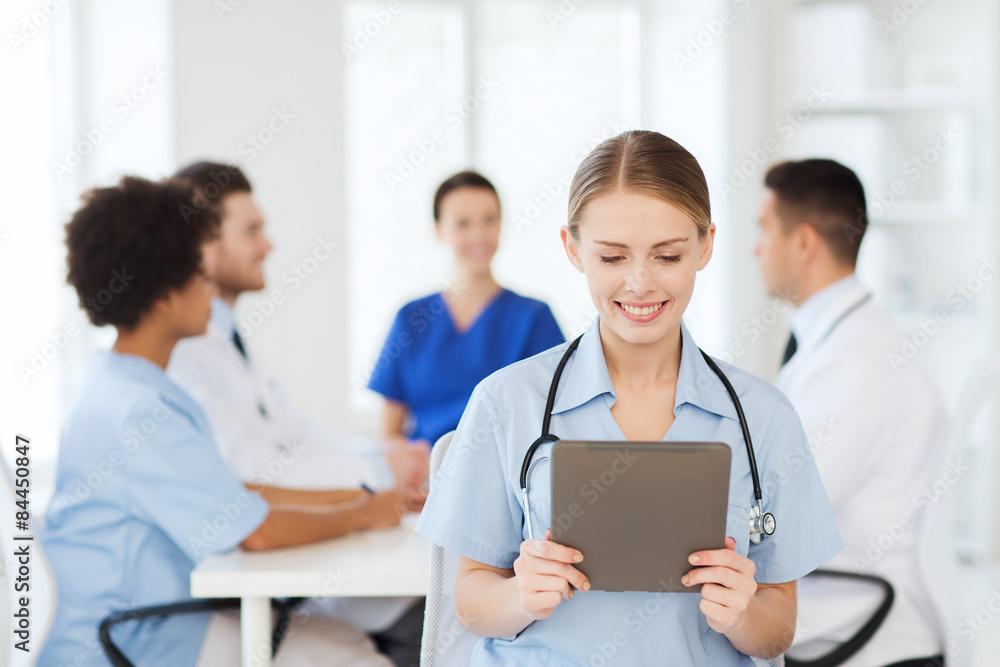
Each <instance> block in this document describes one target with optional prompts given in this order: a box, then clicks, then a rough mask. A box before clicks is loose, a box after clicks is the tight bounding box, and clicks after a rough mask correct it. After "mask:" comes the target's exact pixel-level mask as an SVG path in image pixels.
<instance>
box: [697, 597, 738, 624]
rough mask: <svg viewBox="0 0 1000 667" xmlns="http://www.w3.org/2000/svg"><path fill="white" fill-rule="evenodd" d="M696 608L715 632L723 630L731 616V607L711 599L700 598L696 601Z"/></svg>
mask: <svg viewBox="0 0 1000 667" xmlns="http://www.w3.org/2000/svg"><path fill="white" fill-rule="evenodd" d="M698 608H699V609H701V613H703V614H704V615H705V618H706V619H707V620H708V626H709V627H710V628H712V629H713V630H715V631H716V632H722V631H724V630H725V628H726V626H727V625H728V623H729V622H730V621H731V619H732V617H733V611H732V610H731V609H729V608H728V607H726V606H724V605H721V604H719V603H717V602H712V601H711V600H705V599H702V600H701V601H699V602H698Z"/></svg>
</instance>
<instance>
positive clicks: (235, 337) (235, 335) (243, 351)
mask: <svg viewBox="0 0 1000 667" xmlns="http://www.w3.org/2000/svg"><path fill="white" fill-rule="evenodd" d="M233 345H235V346H236V349H237V350H239V352H240V356H242V357H243V358H244V359H245V360H247V361H250V359H249V357H247V349H246V348H245V347H243V339H242V338H240V333H239V332H238V331H237V330H236V329H233Z"/></svg>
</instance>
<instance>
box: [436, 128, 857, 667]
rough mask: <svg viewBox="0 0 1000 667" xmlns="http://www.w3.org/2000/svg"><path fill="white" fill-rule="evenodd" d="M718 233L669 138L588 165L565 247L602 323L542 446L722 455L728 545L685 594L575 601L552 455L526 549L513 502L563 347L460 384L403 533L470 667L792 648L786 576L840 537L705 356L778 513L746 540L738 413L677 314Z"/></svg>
mask: <svg viewBox="0 0 1000 667" xmlns="http://www.w3.org/2000/svg"><path fill="white" fill-rule="evenodd" d="M715 231H716V228H715V225H714V224H713V223H712V222H711V213H710V207H709V195H708V186H707V183H706V181H705V177H704V174H703V173H702V170H701V168H700V166H699V165H698V163H697V161H696V160H695V158H694V157H693V156H692V155H691V154H690V153H689V152H688V151H687V150H685V149H684V148H683V147H682V146H680V145H679V144H677V143H676V142H674V141H673V140H671V139H669V138H667V137H665V136H663V135H661V134H658V133H655V132H640V131H631V132H626V133H624V134H621V135H619V136H617V137H614V138H612V139H609V140H607V141H605V142H604V143H602V144H600V145H599V146H598V147H597V148H595V149H594V151H593V152H591V154H590V155H588V156H587V157H586V158H585V159H584V161H583V163H582V164H581V165H580V167H579V169H578V171H577V173H576V175H575V177H574V179H573V182H572V185H571V188H570V197H569V220H568V225H567V226H565V227H563V229H562V240H563V243H564V246H565V249H566V254H567V256H568V257H569V260H570V263H571V264H572V265H573V266H574V267H575V268H576V269H577V270H579V271H580V272H582V273H583V274H584V275H585V277H586V280H587V285H588V288H589V290H590V294H591V297H592V299H593V302H594V305H595V306H596V307H597V311H598V317H597V318H596V319H595V320H594V322H593V324H592V325H591V327H590V329H589V330H588V331H586V332H585V333H584V335H583V337H582V339H581V341H580V344H579V347H578V348H577V350H576V352H575V353H574V354H573V356H571V357H570V358H569V361H568V363H567V365H566V367H565V370H564V372H563V377H562V381H561V382H560V384H559V390H558V392H557V394H556V396H555V403H554V405H553V409H552V415H553V416H552V423H551V426H550V428H549V432H550V433H554V434H558V435H559V436H560V437H562V438H564V439H567V440H618V441H623V440H633V441H658V440H667V441H717V442H725V443H728V444H729V445H730V447H731V448H732V450H733V456H732V469H731V474H730V488H729V505H728V513H727V520H726V535H727V537H726V542H725V548H723V549H717V550H706V551H700V552H696V553H694V554H692V555H691V556H690V559H689V560H690V562H691V564H692V565H697V566H698V567H697V568H692V570H691V571H689V572H688V573H687V574H686V575H685V577H684V579H683V580H682V583H683V584H684V585H686V586H694V585H696V584H702V585H703V586H702V588H701V591H700V592H699V593H663V592H660V593H611V592H600V591H590V590H589V589H590V584H589V582H588V581H587V579H586V577H585V576H584V575H583V573H582V572H581V571H580V570H579V569H577V567H575V565H576V564H577V563H580V562H581V561H583V560H585V559H586V557H587V554H586V553H583V554H581V553H580V552H579V551H576V550H575V549H572V548H570V547H567V546H565V545H561V544H557V543H556V542H553V541H552V540H551V530H550V525H549V524H550V515H551V506H550V496H551V484H550V474H551V469H550V465H549V457H550V456H551V451H552V445H551V443H549V444H543V445H542V446H541V447H539V449H538V450H537V451H536V452H535V454H534V457H533V461H536V462H537V463H535V464H534V465H533V467H532V469H531V475H530V479H529V480H528V481H529V487H530V488H531V498H530V500H529V502H530V503H531V507H530V510H531V511H530V517H531V521H532V526H531V528H532V529H533V530H532V534H533V535H535V536H536V537H535V538H533V539H529V538H528V535H529V529H528V526H527V525H526V516H529V515H528V514H526V512H525V508H524V507H523V506H522V505H521V502H522V500H521V485H520V480H519V476H520V471H521V464H522V461H523V459H524V456H525V453H526V451H527V449H528V447H529V446H530V445H531V444H532V443H533V442H534V441H535V439H536V438H537V437H538V435H539V433H540V432H541V429H542V418H543V413H544V412H545V402H546V397H547V395H548V391H549V385H550V382H551V380H552V377H553V373H554V372H555V370H556V366H557V364H558V363H559V361H560V359H561V358H562V357H563V354H564V352H565V351H566V347H567V346H565V345H563V346H559V347H557V348H554V349H552V350H549V351H547V352H544V353H542V354H539V355H537V356H535V357H532V358H531V359H527V360H524V361H521V362H519V363H516V364H514V365H512V366H509V367H507V368H505V369H503V370H501V371H499V372H497V373H494V374H493V375H491V376H490V377H489V378H487V379H486V380H484V381H483V382H482V383H480V384H479V386H478V387H477V388H476V390H475V393H474V394H473V396H472V399H471V400H470V402H469V406H468V408H467V409H466V411H465V413H464V415H463V416H462V420H461V423H460V424H459V427H458V430H457V432H456V434H455V437H454V440H453V441H452V444H451V445H450V447H449V449H448V452H447V454H446V456H445V458H444V461H443V462H442V465H441V472H440V473H439V474H438V476H437V477H436V478H435V480H434V484H433V486H432V489H431V493H430V497H429V498H428V502H427V505H426V507H425V508H424V512H423V514H422V516H421V518H420V521H419V523H418V525H417V530H418V532H420V533H421V534H423V535H425V536H426V537H427V538H428V539H430V540H431V541H433V542H435V543H436V544H439V545H441V546H443V547H444V548H445V549H448V550H450V551H454V552H457V553H458V554H460V559H459V565H458V572H457V575H456V579H455V608H456V613H457V615H458V618H459V620H460V621H461V623H462V624H463V625H464V626H465V627H466V628H467V629H468V630H469V631H470V632H472V633H473V634H475V635H478V636H480V637H483V638H484V639H482V640H481V641H480V643H479V645H478V646H477V648H476V651H475V653H474V657H473V661H472V662H473V664H474V665H477V666H483V665H508V664H517V665H539V666H540V665H546V666H548V667H564V666H567V667H568V666H569V665H592V666H594V667H600V666H602V665H612V664H615V665H664V664H669V665H677V666H683V665H712V666H713V667H716V666H719V665H747V666H749V665H752V664H753V662H752V660H751V656H753V657H761V658H772V657H776V656H778V655H780V654H781V653H783V652H784V650H785V649H786V648H787V647H788V646H789V645H790V643H791V641H792V636H793V634H794V630H795V608H796V598H795V581H796V579H798V578H799V577H802V576H803V575H805V574H807V573H808V572H810V571H812V570H813V569H815V568H816V567H818V566H819V565H821V564H822V563H823V562H825V560H826V559H828V558H830V557H831V556H833V555H834V554H836V553H837V552H838V551H839V550H840V538H839V535H838V533H837V528H836V524H835V522H834V518H833V514H832V512H831V510H830V506H829V504H828V502H827V499H826V495H825V493H824V491H823V486H822V482H821V481H820V478H819V475H818V473H817V471H816V467H815V465H814V463H813V460H812V455H811V453H810V451H809V447H808V443H807V442H806V438H805V435H804V433H803V431H802V426H801V424H800V423H799V419H798V417H797V415H796V414H795V411H794V410H793V409H792V407H791V404H790V403H789V402H788V400H787V399H786V398H785V397H784V396H783V395H782V394H781V393H780V392H778V391H777V390H776V389H775V388H774V387H773V386H771V385H770V384H768V383H766V382H764V381H763V380H760V379H758V378H756V377H754V376H752V375H750V374H749V373H746V372H743V371H740V370H739V369H737V368H735V367H733V366H730V365H728V364H725V363H722V362H718V365H719V366H720V367H721V368H722V369H723V371H724V372H725V374H726V375H727V376H728V378H729V381H730V382H731V383H732V385H733V387H734V389H735V391H736V393H737V394H738V396H739V399H740V401H741V402H742V405H743V410H744V412H745V414H746V420H747V422H748V428H749V430H750V434H751V436H752V442H753V444H754V451H755V454H756V459H757V465H758V469H759V473H760V481H761V487H762V489H763V492H764V497H763V509H764V511H765V512H771V513H773V514H774V515H775V516H776V518H777V530H776V531H775V533H774V535H772V536H770V537H768V538H767V539H766V540H764V541H762V542H760V543H759V544H757V543H752V542H751V540H750V528H749V517H750V508H751V505H752V504H753V503H754V494H753V488H752V482H751V475H750V467H749V462H748V457H747V456H744V455H742V453H743V451H744V443H743V436H742V432H741V430H740V424H739V420H738V418H737V413H736V410H735V408H734V405H733V402H732V400H731V399H730V397H729V394H728V393H727V391H726V389H725V387H724V385H723V384H722V383H721V381H720V379H719V378H718V377H717V376H716V375H715V373H714V372H713V371H712V370H711V369H710V367H709V365H708V364H707V363H706V361H705V359H704V358H703V357H702V356H701V354H700V352H699V351H698V347H697V345H696V343H695V342H694V340H693V338H692V337H691V334H690V333H689V332H688V330H687V328H686V327H685V325H684V323H683V322H682V320H681V318H682V316H683V314H684V311H685V309H686V308H687V305H688V303H689V302H690V300H691V295H692V293H693V291H694V284H695V276H696V275H697V273H698V271H700V270H702V269H703V268H704V267H705V266H706V265H707V264H708V262H709V260H710V259H711V257H712V247H713V242H714V239H715ZM617 483H619V484H621V483H628V480H627V478H626V477H622V478H621V479H620V480H619V481H618V482H617ZM651 511H663V512H667V511H670V508H653V509H651Z"/></svg>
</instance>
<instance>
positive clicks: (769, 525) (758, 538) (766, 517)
mask: <svg viewBox="0 0 1000 667" xmlns="http://www.w3.org/2000/svg"><path fill="white" fill-rule="evenodd" d="M774 528H775V521H774V515H773V514H771V513H770V512H765V511H764V508H762V507H761V506H760V504H759V503H758V504H757V505H754V506H753V507H751V508H750V541H751V542H753V543H754V544H760V543H761V542H763V541H764V538H765V537H770V536H771V535H773V534H774Z"/></svg>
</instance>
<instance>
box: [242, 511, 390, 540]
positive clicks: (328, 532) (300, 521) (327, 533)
mask: <svg viewBox="0 0 1000 667" xmlns="http://www.w3.org/2000/svg"><path fill="white" fill-rule="evenodd" d="M372 521H373V519H372V516H371V513H370V512H369V511H368V509H367V508H366V506H365V504H364V503H363V502H359V501H353V502H349V503H341V504H339V505H335V506H329V507H297V508H296V507H290V506H281V505H278V506H272V508H271V512H270V513H269V514H268V515H267V518H266V519H264V523H262V524H261V525H260V526H259V527H258V528H257V530H256V531H254V532H253V534H251V535H250V537H248V538H247V539H246V540H244V542H243V545H242V546H243V548H244V549H247V550H250V551H261V550H266V549H280V548H281V547H291V546H295V545H299V544H308V543H310V542H318V541H319V540H324V539H327V538H330V537H336V536H338V535H346V534H347V533H350V532H353V531H355V530H364V529H366V528H370V527H371V525H372Z"/></svg>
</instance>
